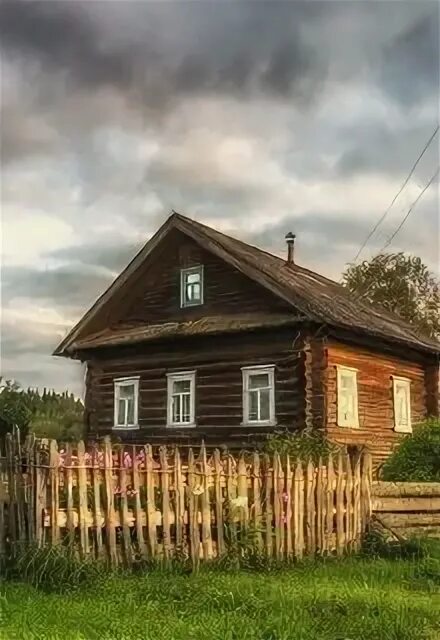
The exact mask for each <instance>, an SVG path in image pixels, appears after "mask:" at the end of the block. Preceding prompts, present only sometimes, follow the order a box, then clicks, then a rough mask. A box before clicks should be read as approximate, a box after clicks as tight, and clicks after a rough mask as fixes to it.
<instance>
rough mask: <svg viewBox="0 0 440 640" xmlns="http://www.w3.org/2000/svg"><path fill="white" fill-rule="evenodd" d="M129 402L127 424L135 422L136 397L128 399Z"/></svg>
mask: <svg viewBox="0 0 440 640" xmlns="http://www.w3.org/2000/svg"><path fill="white" fill-rule="evenodd" d="M127 403H128V409H127V424H134V398H130V399H128V400H127Z"/></svg>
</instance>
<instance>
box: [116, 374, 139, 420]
mask: <svg viewBox="0 0 440 640" xmlns="http://www.w3.org/2000/svg"><path fill="white" fill-rule="evenodd" d="M139 379H140V376H132V377H130V378H115V379H114V380H113V389H114V392H113V405H114V407H113V410H114V412H113V429H122V430H126V429H139V422H138V419H139ZM129 386H134V409H133V424H118V416H119V400H120V396H119V392H120V389H121V388H122V387H129Z"/></svg>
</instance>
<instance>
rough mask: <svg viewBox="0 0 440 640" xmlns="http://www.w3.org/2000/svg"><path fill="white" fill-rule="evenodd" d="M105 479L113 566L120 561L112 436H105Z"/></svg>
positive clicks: (107, 533) (106, 529)
mask: <svg viewBox="0 0 440 640" xmlns="http://www.w3.org/2000/svg"><path fill="white" fill-rule="evenodd" d="M104 481H105V500H106V509H105V532H106V545H107V553H108V559H109V562H110V565H111V566H115V565H116V564H117V561H118V556H117V550H116V529H115V498H114V487H113V456H112V445H111V442H110V437H109V436H106V437H105V438H104Z"/></svg>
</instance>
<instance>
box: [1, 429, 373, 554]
mask: <svg viewBox="0 0 440 640" xmlns="http://www.w3.org/2000/svg"><path fill="white" fill-rule="evenodd" d="M4 445H5V446H4V451H3V452H0V453H2V454H3V455H2V457H1V458H0V460H1V465H0V469H1V471H0V474H1V478H0V553H1V552H4V551H5V550H6V549H7V545H8V544H9V543H11V542H12V543H14V542H26V541H35V542H36V543H38V544H39V545H45V544H50V545H58V544H65V543H67V542H68V543H70V544H71V545H73V546H74V548H75V549H77V551H78V553H79V554H81V555H82V556H83V557H86V556H89V555H93V556H94V557H97V558H105V559H106V560H107V561H108V562H109V563H110V564H112V565H118V564H125V565H130V564H131V563H133V562H134V561H136V560H140V559H148V558H152V557H154V558H155V557H160V558H163V559H167V558H170V557H172V556H173V555H176V554H177V555H182V554H184V555H187V556H188V557H190V558H191V559H192V561H193V562H194V563H196V562H198V561H199V559H204V560H209V559H210V558H214V557H218V556H221V555H223V554H225V553H227V552H228V549H229V548H230V547H231V544H233V543H235V544H239V545H240V549H244V548H245V547H246V545H248V544H250V540H252V546H253V548H255V549H258V550H259V551H260V552H261V553H264V554H265V555H266V556H269V557H275V558H278V559H282V558H288V557H297V558H301V557H302V556H303V555H306V554H307V555H313V554H323V555H326V554H332V553H335V554H338V555H343V554H344V553H348V552H351V551H354V550H356V549H357V548H358V547H359V544H360V542H361V538H362V535H363V532H364V531H365V528H366V526H367V523H368V520H369V517H370V512H371V458H370V456H369V454H368V453H365V454H364V455H363V456H362V457H360V458H359V459H358V460H357V461H355V462H352V461H350V459H349V457H348V456H346V455H343V454H340V455H339V456H337V457H336V458H332V457H329V458H328V459H327V460H325V461H321V462H320V463H319V464H318V465H314V464H313V463H312V461H292V460H291V459H289V458H287V457H283V458H281V457H280V456H279V455H278V454H275V455H273V456H271V457H269V456H268V455H264V454H261V453H257V452H255V453H243V454H241V455H238V456H233V455H231V454H229V453H227V452H222V453H220V451H219V450H215V451H213V452H212V453H209V454H208V452H207V450H206V448H205V447H204V446H202V447H201V448H200V451H199V452H198V454H197V455H195V452H194V451H193V450H192V449H189V450H186V451H185V453H181V451H179V449H178V448H177V447H167V448H165V447H161V448H160V449H158V450H157V451H156V450H155V451H153V449H152V447H151V446H150V445H145V446H139V445H136V446H127V445H114V444H113V445H112V443H111V442H110V439H105V440H104V442H103V443H102V444H100V445H94V446H93V447H91V448H88V447H86V445H85V444H84V442H82V441H80V442H78V443H76V444H66V445H64V446H61V445H60V446H58V445H57V442H56V441H55V440H35V439H33V438H32V437H29V438H28V439H27V441H26V444H25V445H24V446H23V447H22V446H21V445H20V439H19V437H18V435H17V434H16V435H14V436H13V435H8V436H7V438H6V442H5V443H4Z"/></svg>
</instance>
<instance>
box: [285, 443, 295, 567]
mask: <svg viewBox="0 0 440 640" xmlns="http://www.w3.org/2000/svg"><path fill="white" fill-rule="evenodd" d="M292 481H293V473H292V468H291V466H290V456H289V455H287V456H286V486H285V489H284V496H283V498H284V502H285V509H286V512H285V522H286V554H287V557H288V558H290V557H291V556H292V555H293V538H292V513H293V511H292Z"/></svg>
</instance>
